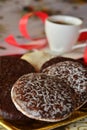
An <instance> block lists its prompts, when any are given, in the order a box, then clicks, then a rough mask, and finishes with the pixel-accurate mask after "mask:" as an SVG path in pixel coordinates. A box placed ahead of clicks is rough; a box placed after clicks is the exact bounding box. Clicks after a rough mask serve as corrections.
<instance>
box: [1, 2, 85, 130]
mask: <svg viewBox="0 0 87 130" xmlns="http://www.w3.org/2000/svg"><path fill="white" fill-rule="evenodd" d="M23 6H24V0H0V55H4V54H9V53H10V54H12V53H25V52H26V50H24V49H20V48H17V47H14V46H11V45H8V44H7V43H6V42H5V41H4V39H5V38H6V37H7V36H8V35H9V34H13V35H14V37H15V38H16V39H17V41H19V42H21V43H22V42H23V43H25V42H29V41H28V40H26V39H24V38H23V37H22V35H21V34H20V31H19V29H18V23H19V20H20V18H21V17H22V16H23V15H24V14H25V13H26V10H25V11H23ZM30 7H31V8H30V10H34V11H36V10H42V11H45V12H47V13H48V14H49V15H52V14H66V15H72V16H77V17H80V18H81V19H83V21H84V24H83V28H86V27H87V3H86V0H85V2H83V1H82V0H32V1H31V2H30ZM27 29H28V30H30V33H31V36H32V37H42V36H44V25H43V24H42V23H41V21H40V20H39V19H37V18H36V17H33V18H31V20H29V23H28V26H27ZM64 129H66V130H87V119H83V120H81V121H78V122H75V123H72V124H70V125H68V126H65V127H61V128H58V129H56V130H64ZM0 130H5V129H3V128H2V127H1V126H0Z"/></svg>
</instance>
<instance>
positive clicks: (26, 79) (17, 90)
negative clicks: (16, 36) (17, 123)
mask: <svg viewBox="0 0 87 130" xmlns="http://www.w3.org/2000/svg"><path fill="white" fill-rule="evenodd" d="M66 85H67V84H66V83H64V82H63V81H61V80H59V79H58V77H57V76H48V75H46V74H41V73H32V74H27V75H24V76H22V77H20V78H19V79H18V80H17V81H16V83H15V84H14V85H13V87H12V90H11V97H12V100H13V103H14V104H15V106H16V108H17V109H18V110H19V111H21V112H22V113H23V114H24V115H26V116H27V117H29V118H32V119H36V120H41V121H47V122H56V121H61V120H64V119H66V118H67V117H69V116H70V115H71V113H72V112H73V111H74V110H75V97H74V96H73V95H74V94H73V93H74V92H73V91H74V90H73V89H72V88H70V87H68V86H67V87H66Z"/></svg>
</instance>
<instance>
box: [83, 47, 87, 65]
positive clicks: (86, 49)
mask: <svg viewBox="0 0 87 130" xmlns="http://www.w3.org/2000/svg"><path fill="white" fill-rule="evenodd" d="M83 58H84V62H85V64H87V45H86V47H85V51H84V57H83Z"/></svg>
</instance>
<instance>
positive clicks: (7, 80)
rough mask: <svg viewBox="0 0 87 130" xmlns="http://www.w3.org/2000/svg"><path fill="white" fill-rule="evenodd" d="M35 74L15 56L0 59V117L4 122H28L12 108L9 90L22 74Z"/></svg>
mask: <svg viewBox="0 0 87 130" xmlns="http://www.w3.org/2000/svg"><path fill="white" fill-rule="evenodd" d="M30 72H35V69H34V68H33V67H32V65H31V64H29V63H28V62H26V61H24V60H21V59H19V58H18V57H16V56H3V57H0V116H2V117H3V118H4V119H6V120H11V121H16V120H20V121H21V120H22V121H26V120H29V119H28V118H27V117H25V116H24V115H23V114H21V112H19V111H18V110H17V109H16V107H15V106H14V104H13V102H12V100H11V88H12V85H13V84H14V82H15V81H16V80H17V79H18V78H19V77H20V76H22V75H23V74H27V73H30Z"/></svg>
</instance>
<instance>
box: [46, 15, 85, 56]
mask: <svg viewBox="0 0 87 130" xmlns="http://www.w3.org/2000/svg"><path fill="white" fill-rule="evenodd" d="M82 24H83V21H82V20H81V19H79V18H77V17H73V16H66V15H54V16H49V17H48V18H47V19H46V21H45V33H46V37H47V40H48V43H49V48H50V50H51V51H54V52H57V53H58V54H61V53H65V52H69V51H71V50H72V49H75V48H79V47H83V46H84V45H81V44H79V45H75V44H76V43H77V40H78V37H79V35H80V34H81V33H82V32H87V29H81V26H82Z"/></svg>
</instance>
